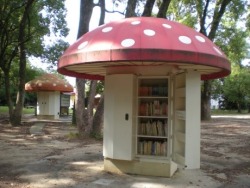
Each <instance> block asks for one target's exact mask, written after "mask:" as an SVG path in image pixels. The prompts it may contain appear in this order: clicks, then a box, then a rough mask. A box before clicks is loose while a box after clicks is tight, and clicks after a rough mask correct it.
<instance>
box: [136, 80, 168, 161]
mask: <svg viewBox="0 0 250 188" xmlns="http://www.w3.org/2000/svg"><path fill="white" fill-rule="evenodd" d="M168 86H169V79H168V77H139V78H138V95H137V104H138V105H137V106H138V110H137V134H136V140H137V147H136V155H137V156H139V157H167V156H168V144H169V142H168V135H169V133H168V111H169V110H168V109H169V101H168V99H169V98H168V93H169V87H168Z"/></svg>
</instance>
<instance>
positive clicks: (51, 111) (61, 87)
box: [25, 74, 73, 119]
mask: <svg viewBox="0 0 250 188" xmlns="http://www.w3.org/2000/svg"><path fill="white" fill-rule="evenodd" d="M25 91H27V92H36V93H37V106H36V108H37V109H36V112H37V117H38V118H39V119H59V117H60V115H61V114H65V113H66V114H68V110H69V106H70V95H69V94H70V92H73V87H72V86H71V85H70V84H69V83H68V82H67V81H66V80H64V79H62V78H60V77H59V76H58V75H55V74H43V75H42V76H39V77H37V78H35V79H34V80H31V81H29V82H27V83H26V84H25ZM65 93H66V94H65Z"/></svg>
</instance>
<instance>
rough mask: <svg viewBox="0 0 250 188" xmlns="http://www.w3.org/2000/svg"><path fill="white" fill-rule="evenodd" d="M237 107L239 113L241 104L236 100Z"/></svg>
mask: <svg viewBox="0 0 250 188" xmlns="http://www.w3.org/2000/svg"><path fill="white" fill-rule="evenodd" d="M237 109H238V113H239V114H240V113H241V112H242V111H241V105H240V102H237Z"/></svg>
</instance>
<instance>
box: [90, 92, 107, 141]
mask: <svg viewBox="0 0 250 188" xmlns="http://www.w3.org/2000/svg"><path fill="white" fill-rule="evenodd" d="M103 113H104V95H102V96H101V98H100V100H99V103H98V106H97V108H96V112H95V115H94V118H93V131H92V134H93V135H94V136H95V137H97V138H101V137H102V127H103Z"/></svg>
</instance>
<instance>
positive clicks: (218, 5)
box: [167, 0, 247, 120]
mask: <svg viewBox="0 0 250 188" xmlns="http://www.w3.org/2000/svg"><path fill="white" fill-rule="evenodd" d="M170 6H171V10H170V11H169V12H168V14H167V17H168V18H171V19H174V20H176V21H179V22H182V23H184V24H186V25H189V26H191V27H194V28H195V29H197V30H199V31H200V32H201V33H202V34H204V35H205V36H207V37H208V38H209V39H210V40H212V41H213V42H215V43H216V44H217V45H218V46H220V47H221V48H222V49H223V50H224V49H225V46H228V44H227V43H229V41H231V40H233V37H231V36H230V35H227V36H225V33H228V32H229V31H230V30H233V29H234V28H236V26H237V23H239V21H240V18H241V16H242V15H244V13H246V9H247V1H246V0H240V1H238V0H207V1H203V0H189V1H187V0H182V1H177V0H172V3H171V5H170ZM180 7H181V8H180ZM183 7H186V8H183ZM179 10H180V11H179ZM197 17H198V19H197ZM228 23H230V26H229V25H227V24H228ZM238 34H239V32H238ZM238 36H239V37H240V35H238ZM230 47H231V53H234V54H236V53H235V51H234V50H236V49H237V48H234V46H231V45H230ZM238 47H239V46H238ZM242 47H243V48H244V46H242ZM242 47H240V48H238V50H236V51H242V49H243V48H242ZM228 53H229V51H226V54H227V55H228ZM230 60H232V59H230ZM238 61H240V59H238ZM212 85H213V81H204V82H203V86H202V91H201V118H202V119H203V120H209V119H210V118H211V108H210V99H211V89H212Z"/></svg>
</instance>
